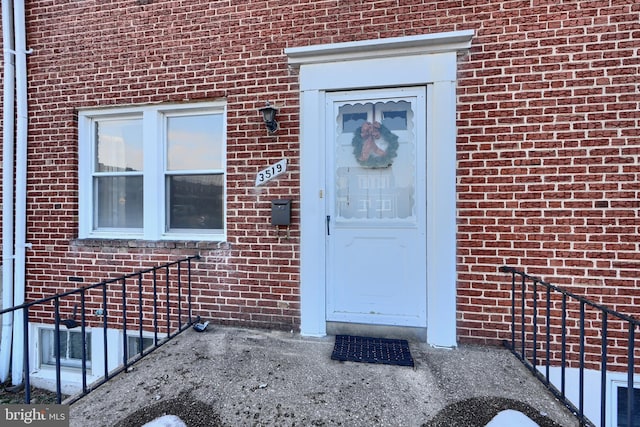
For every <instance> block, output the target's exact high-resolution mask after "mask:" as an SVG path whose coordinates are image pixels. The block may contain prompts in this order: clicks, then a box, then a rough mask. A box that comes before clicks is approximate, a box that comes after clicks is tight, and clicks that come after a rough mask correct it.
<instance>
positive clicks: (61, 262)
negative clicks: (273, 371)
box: [27, 0, 640, 343]
mask: <svg viewBox="0 0 640 427" xmlns="http://www.w3.org/2000/svg"><path fill="white" fill-rule="evenodd" d="M27 10H28V17H27V21H28V44H29V47H31V48H33V49H34V53H33V55H31V56H30V57H29V86H30V96H29V101H30V107H31V113H30V132H31V136H30V148H29V159H30V160H29V174H30V179H29V183H28V184H29V203H28V210H29V212H28V221H29V224H28V225H29V241H30V242H32V243H33V250H31V251H29V253H28V280H29V285H30V289H31V293H30V297H32V298H35V297H38V296H42V295H47V294H51V293H53V292H55V291H57V290H61V289H67V288H72V287H75V286H76V285H77V283H73V282H69V281H68V277H70V276H77V277H83V278H84V279H85V283H88V282H93V281H99V280H102V279H104V278H106V277H111V276H115V275H118V274H122V273H127V272H131V271H134V270H136V269H140V268H144V267H148V266H151V265H155V264H157V263H161V262H164V261H167V260H173V259H176V258H178V257H180V256H182V255H185V254H193V253H200V254H201V255H202V256H203V260H202V261H200V262H199V263H198V264H197V266H198V267H197V268H198V272H197V275H196V276H195V277H194V280H195V281H196V286H197V289H198V303H199V304H201V306H200V308H201V309H202V311H203V314H206V315H209V314H211V315H212V316H214V317H215V318H216V321H219V322H226V323H241V324H252V325H255V326H264V327H277V328H284V329H297V328H298V325H299V307H300V306H299V246H298V243H299V240H298V239H299V229H298V225H299V214H300V213H299V210H298V207H299V204H298V200H299V173H298V172H299V168H298V164H299V161H298V153H299V150H298V149H299V147H298V135H299V123H298V118H299V115H298V107H299V103H298V93H297V89H298V86H297V76H296V72H295V70H290V69H289V68H288V66H287V60H286V56H285V55H284V53H283V49H284V48H286V47H297V46H308V45H313V44H320V43H331V42H344V41H354V40H365V39H375V38H386V37H396V36H409V35H417V34H429V33H437V32H443V31H453V30H463V29H474V30H475V32H476V35H475V37H474V38H473V42H472V49H471V51H470V52H469V54H466V55H462V56H461V57H460V59H459V69H460V72H459V89H458V111H459V114H458V141H457V152H458V173H457V176H458V178H457V180H458V181H457V184H458V186H457V190H458V234H457V247H458V249H457V250H458V263H457V264H458V284H457V286H458V331H459V337H460V339H461V340H462V341H476V342H490V343H495V342H497V341H498V340H500V339H503V338H506V337H507V336H508V334H507V330H508V328H509V325H508V324H507V323H506V322H505V320H506V319H507V318H506V316H507V314H508V312H509V301H508V286H507V285H508V282H507V280H508V276H506V275H504V274H501V273H498V267H499V266H501V265H503V264H508V265H512V266H518V267H521V268H522V269H524V270H526V271H527V272H529V273H531V274H535V275H540V276H542V277H543V278H545V279H546V280H549V281H551V282H553V283H554V284H557V285H562V286H566V287H570V288H571V289H572V290H573V291H574V292H576V293H579V294H587V295H589V296H590V297H591V298H593V299H596V300H598V301H601V302H603V303H605V304H608V305H611V306H614V307H615V308H617V309H620V310H622V311H625V312H627V313H633V312H634V311H636V309H635V306H636V305H637V303H638V298H639V297H640V290H639V289H640V282H639V281H638V279H637V276H638V274H639V273H640V269H639V267H640V251H639V249H640V248H639V247H638V242H637V240H638V239H637V235H638V232H639V230H638V228H639V226H640V219H639V208H640V202H639V201H638V196H639V194H638V193H639V191H640V184H639V182H640V166H639V165H638V163H639V161H638V160H639V159H638V157H639V154H640V138H639V132H640V131H639V130H638V129H639V128H640V123H639V120H640V113H639V112H638V111H639V107H640V105H639V95H638V91H639V89H640V86H639V85H640V79H639V77H638V75H639V74H640V69H639V68H640V66H639V62H640V61H639V59H638V57H639V56H640V24H639V22H640V4H637V3H636V2H633V1H629V0H608V1H596V0H589V1H567V2H557V1H546V0H527V1H498V0H491V1H487V0H457V1H437V2H436V1H424V2H423V1H413V2H410V1H403V0H388V1H362V0H352V1H346V2H345V1H337V0H333V1H315V0H293V1H291V0H288V1H279V0H275V1H269V2H267V1H254V0H243V1H237V0H233V1H232V0H227V1H215V2H211V1H197V0H193V1H188V2H187V1H159V0H144V1H143V0H138V1H135V0H127V1H112V2H101V1H97V0H93V1H91V0H83V1H45V0H33V1H29V2H27ZM399 66H401V65H400V64H399ZM219 98H224V99H226V101H227V103H228V134H227V137H228V175H227V179H228V189H227V190H228V243H227V244H225V245H223V247H220V248H219V247H218V245H215V244H196V243H184V242H170V243H156V242H131V241H126V242H118V241H108V242H104V243H101V242H98V241H82V240H77V216H78V211H77V190H78V182H77V172H76V171H77V166H78V164H77V163H78V159H77V130H76V129H77V123H76V121H75V114H76V109H77V108H80V107H98V106H99V107H105V106H112V105H122V104H144V103H157V102H180V101H186V100H200V99H219ZM265 101H271V102H275V103H277V104H278V105H279V106H281V107H282V109H281V110H280V117H279V118H280V125H281V130H280V132H279V133H278V135H277V136H276V137H270V136H267V135H266V131H265V130H264V127H263V125H262V124H261V122H260V117H259V116H258V114H257V112H256V109H257V108H258V107H260V106H262V105H263V103H264V102H265ZM284 157H286V158H288V159H289V166H288V169H289V172H288V173H287V175H285V176H283V177H282V178H280V179H278V180H275V181H273V182H272V183H270V184H269V185H267V186H266V187H264V188H261V189H260V190H256V189H255V188H254V185H253V184H254V182H253V181H254V179H255V173H256V172H257V171H258V170H260V169H262V168H264V167H266V166H267V165H268V164H271V163H273V162H274V161H276V160H280V159H281V158H284ZM285 197H286V198H292V199H293V200H294V204H293V208H294V209H293V226H292V230H291V239H289V240H287V239H283V238H281V237H278V236H277V235H276V232H275V231H274V229H273V227H272V226H270V225H269V212H268V209H269V207H270V204H269V201H270V200H271V199H272V198H285Z"/></svg>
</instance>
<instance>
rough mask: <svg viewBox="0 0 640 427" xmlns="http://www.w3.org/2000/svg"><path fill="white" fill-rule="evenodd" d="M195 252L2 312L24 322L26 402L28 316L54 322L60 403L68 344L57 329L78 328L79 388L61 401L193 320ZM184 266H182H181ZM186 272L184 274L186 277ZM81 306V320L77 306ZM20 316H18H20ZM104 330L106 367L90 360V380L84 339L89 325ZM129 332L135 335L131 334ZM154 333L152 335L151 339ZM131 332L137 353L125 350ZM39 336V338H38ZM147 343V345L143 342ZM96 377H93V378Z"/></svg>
mask: <svg viewBox="0 0 640 427" xmlns="http://www.w3.org/2000/svg"><path fill="white" fill-rule="evenodd" d="M199 258H200V256H199V255H194V256H189V257H186V258H183V259H180V260H177V261H173V262H169V263H166V264H163V265H159V266H156V267H152V268H149V269H146V270H142V271H138V272H136V273H131V274H126V275H123V276H120V277H116V278H112V279H108V280H105V281H102V282H100V283H95V284H92V285H89V286H86V287H81V288H77V289H74V290H71V291H68V292H64V293H59V294H56V295H52V296H49V297H46V298H41V299H38V300H36V301H32V302H27V303H25V304H21V305H18V306H15V307H11V308H8V309H5V310H2V311H0V315H4V314H9V313H13V314H14V315H15V316H14V322H17V321H22V322H23V327H24V337H23V344H22V345H23V364H24V368H23V369H24V371H23V374H24V376H23V380H24V384H23V385H24V392H25V393H24V402H25V403H31V381H30V375H29V373H30V371H31V368H30V366H29V363H30V360H29V359H30V358H29V354H30V351H29V350H30V349H31V348H32V346H33V344H34V343H33V342H32V339H31V337H30V336H29V320H30V318H31V319H35V320H36V321H37V322H38V323H53V331H54V334H53V356H54V357H53V359H55V383H56V403H58V404H60V403H61V402H62V397H63V393H62V383H63V381H62V375H61V373H62V364H61V359H62V356H64V355H63V354H62V349H65V351H68V346H67V345H66V343H65V345H64V346H63V345H62V343H61V342H60V338H61V332H63V331H66V330H72V329H76V328H79V330H80V332H81V334H80V335H81V341H82V342H81V355H76V356H80V357H76V358H75V359H81V361H80V366H79V370H80V372H81V378H82V379H81V382H82V386H81V391H80V392H79V393H76V394H73V395H72V396H71V397H70V398H68V399H66V400H65V403H69V404H70V403H73V402H75V401H76V400H78V399H80V398H81V397H83V396H85V395H86V394H88V393H89V392H91V391H92V390H93V389H95V388H96V387H98V386H100V385H102V384H104V383H106V382H107V381H108V380H109V379H111V378H113V377H114V376H116V375H117V374H119V373H121V372H123V371H126V370H128V369H129V368H130V367H131V365H133V364H134V363H136V362H137V361H138V360H140V359H141V358H142V357H144V356H146V355H148V354H150V353H151V352H153V351H154V350H156V349H157V348H158V347H160V346H161V345H162V344H164V343H166V342H167V341H168V340H170V339H171V338H173V337H175V336H176V335H178V334H179V333H180V332H182V331H184V330H185V329H187V328H188V327H189V326H190V325H191V324H192V323H193V322H194V319H193V317H192V286H191V279H192V277H191V273H192V264H193V263H192V261H194V260H197V259H199ZM185 269H186V271H185ZM185 274H186V277H185ZM78 307H79V308H80V319H77V317H76V316H77V310H78ZM63 311H64V312H69V311H71V312H72V313H73V316H72V317H68V318H65V319H62V312H63ZM20 319H21V320H20ZM89 328H90V330H91V331H92V332H96V331H97V332H98V333H100V332H102V347H103V348H102V350H103V354H102V356H103V360H104V366H103V367H101V368H102V369H104V372H103V373H102V375H96V374H95V372H96V371H99V368H98V367H97V366H96V365H95V364H91V371H92V374H91V378H92V379H93V381H92V382H91V384H89V383H88V377H89V364H90V355H89V354H88V349H89V347H90V344H88V343H87V330H88V329H89ZM114 329H115V330H117V331H119V332H120V333H121V336H122V341H121V342H120V341H119V340H116V342H114V340H113V339H112V338H111V337H110V336H109V330H114ZM130 332H133V333H134V335H129V333H130ZM150 335H152V338H150ZM129 337H133V338H134V342H136V344H137V347H138V348H137V350H135V353H133V354H129V353H130V352H129V343H128V341H129ZM36 339H37V338H36ZM149 341H151V343H150V344H149V345H145V344H144V343H149ZM120 343H121V344H122V347H121V348H122V354H120V355H119V356H118V357H119V358H120V359H121V364H117V366H113V365H114V363H110V357H109V356H110V354H113V349H119V344H120ZM96 377H97V379H96Z"/></svg>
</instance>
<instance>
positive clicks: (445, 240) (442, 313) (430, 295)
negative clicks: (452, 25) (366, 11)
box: [285, 31, 473, 347]
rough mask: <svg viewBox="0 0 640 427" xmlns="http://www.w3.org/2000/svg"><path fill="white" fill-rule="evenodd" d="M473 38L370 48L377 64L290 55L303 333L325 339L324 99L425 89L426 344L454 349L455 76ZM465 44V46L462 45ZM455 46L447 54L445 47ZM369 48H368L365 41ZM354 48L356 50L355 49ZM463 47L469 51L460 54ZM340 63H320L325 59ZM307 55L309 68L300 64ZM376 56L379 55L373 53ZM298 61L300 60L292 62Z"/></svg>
mask: <svg viewBox="0 0 640 427" xmlns="http://www.w3.org/2000/svg"><path fill="white" fill-rule="evenodd" d="M472 35H473V32H472V31H464V32H456V33H455V37H454V33H445V34H443V35H442V38H441V40H440V41H441V42H442V43H440V44H438V46H439V47H438V50H437V52H439V53H432V52H433V51H430V50H429V46H432V45H434V37H435V35H432V36H429V38H427V39H424V40H423V41H424V42H425V46H424V48H423V49H422V51H421V52H422V53H416V43H417V44H419V43H418V42H419V41H420V40H417V39H416V38H413V37H410V38H406V42H407V46H408V45H411V46H412V47H411V52H410V53H407V52H406V51H405V50H403V49H400V48H399V46H401V40H402V39H405V38H401V39H393V40H392V43H390V42H389V40H387V41H385V40H384V39H383V40H377V41H375V42H374V41H367V42H366V45H367V49H372V48H371V45H376V46H377V51H378V54H376V55H375V57H371V56H369V57H367V58H364V59H363V58H358V57H357V55H354V57H353V58H354V59H352V60H348V57H349V52H350V51H351V52H357V50H358V49H357V43H347V44H336V45H324V46H321V47H318V46H316V47H311V48H296V49H288V50H286V51H285V52H286V53H287V54H288V55H291V56H290V62H291V63H292V65H300V91H301V94H300V184H301V197H300V199H301V200H300V207H301V224H300V226H301V238H300V256H301V258H300V299H301V304H300V309H301V333H302V334H303V335H310V336H324V335H326V313H325V306H326V296H325V280H326V277H325V265H324V260H325V259H326V253H325V233H326V222H325V221H326V218H325V200H324V197H325V193H326V192H325V189H324V183H325V182H326V176H325V173H326V172H325V170H326V168H325V155H326V150H325V146H324V144H325V140H326V135H325V126H324V124H325V119H326V117H325V93H326V92H327V91H332V90H348V89H365V88H374V87H399V86H407V85H412V86H421V85H423V86H426V87H427V177H426V180H427V182H426V184H427V260H426V262H427V342H428V343H430V344H432V345H436V346H444V347H453V346H455V345H456V192H455V186H456V173H455V172H456V127H455V121H456V92H455V90H456V73H457V67H456V62H457V50H459V49H461V48H468V46H469V44H470V40H471V37H472ZM461 38H462V39H465V40H466V42H465V43H461V41H460V39H461ZM447 40H455V42H453V43H451V47H450V50H449V51H446V49H443V47H442V45H443V44H447ZM360 43H365V42H360ZM354 45H355V47H356V48H355V49H354ZM461 45H464V47H461ZM341 47H342V48H344V50H342V53H343V54H344V55H342V56H341V57H340V61H339V62H315V61H316V59H314V58H318V57H320V56H321V55H322V52H323V51H324V52H328V51H329V50H331V51H332V52H333V54H334V55H335V53H336V52H339V51H340V48H341ZM304 49H308V53H309V54H308V55H306V57H307V61H300V60H299V58H300V57H302V56H305V55H302V53H301V52H303V51H304ZM373 50H375V49H373ZM292 58H293V59H296V61H292Z"/></svg>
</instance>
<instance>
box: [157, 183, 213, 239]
mask: <svg viewBox="0 0 640 427" xmlns="http://www.w3.org/2000/svg"><path fill="white" fill-rule="evenodd" d="M223 184H224V179H223V175H183V176H169V177H168V178H167V188H168V200H169V203H168V205H169V206H168V209H169V215H168V216H169V229H170V230H175V229H188V230H189V229H190V230H212V229H213V230H217V229H222V228H223V219H224V205H223V201H224V198H223V196H224V188H223Z"/></svg>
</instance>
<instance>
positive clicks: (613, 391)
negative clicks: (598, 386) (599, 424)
mask: <svg viewBox="0 0 640 427" xmlns="http://www.w3.org/2000/svg"><path fill="white" fill-rule="evenodd" d="M609 376H612V377H613V379H610V380H609V387H608V390H607V396H608V398H607V409H608V411H609V414H608V415H609V416H608V417H607V418H608V419H609V420H610V423H611V425H612V426H617V425H618V388H620V387H623V388H627V386H628V382H627V378H626V374H620V373H613V374H609ZM633 388H634V389H636V390H638V389H640V382H638V378H637V376H636V375H634V381H633ZM634 409H637V408H635V407H634Z"/></svg>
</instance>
